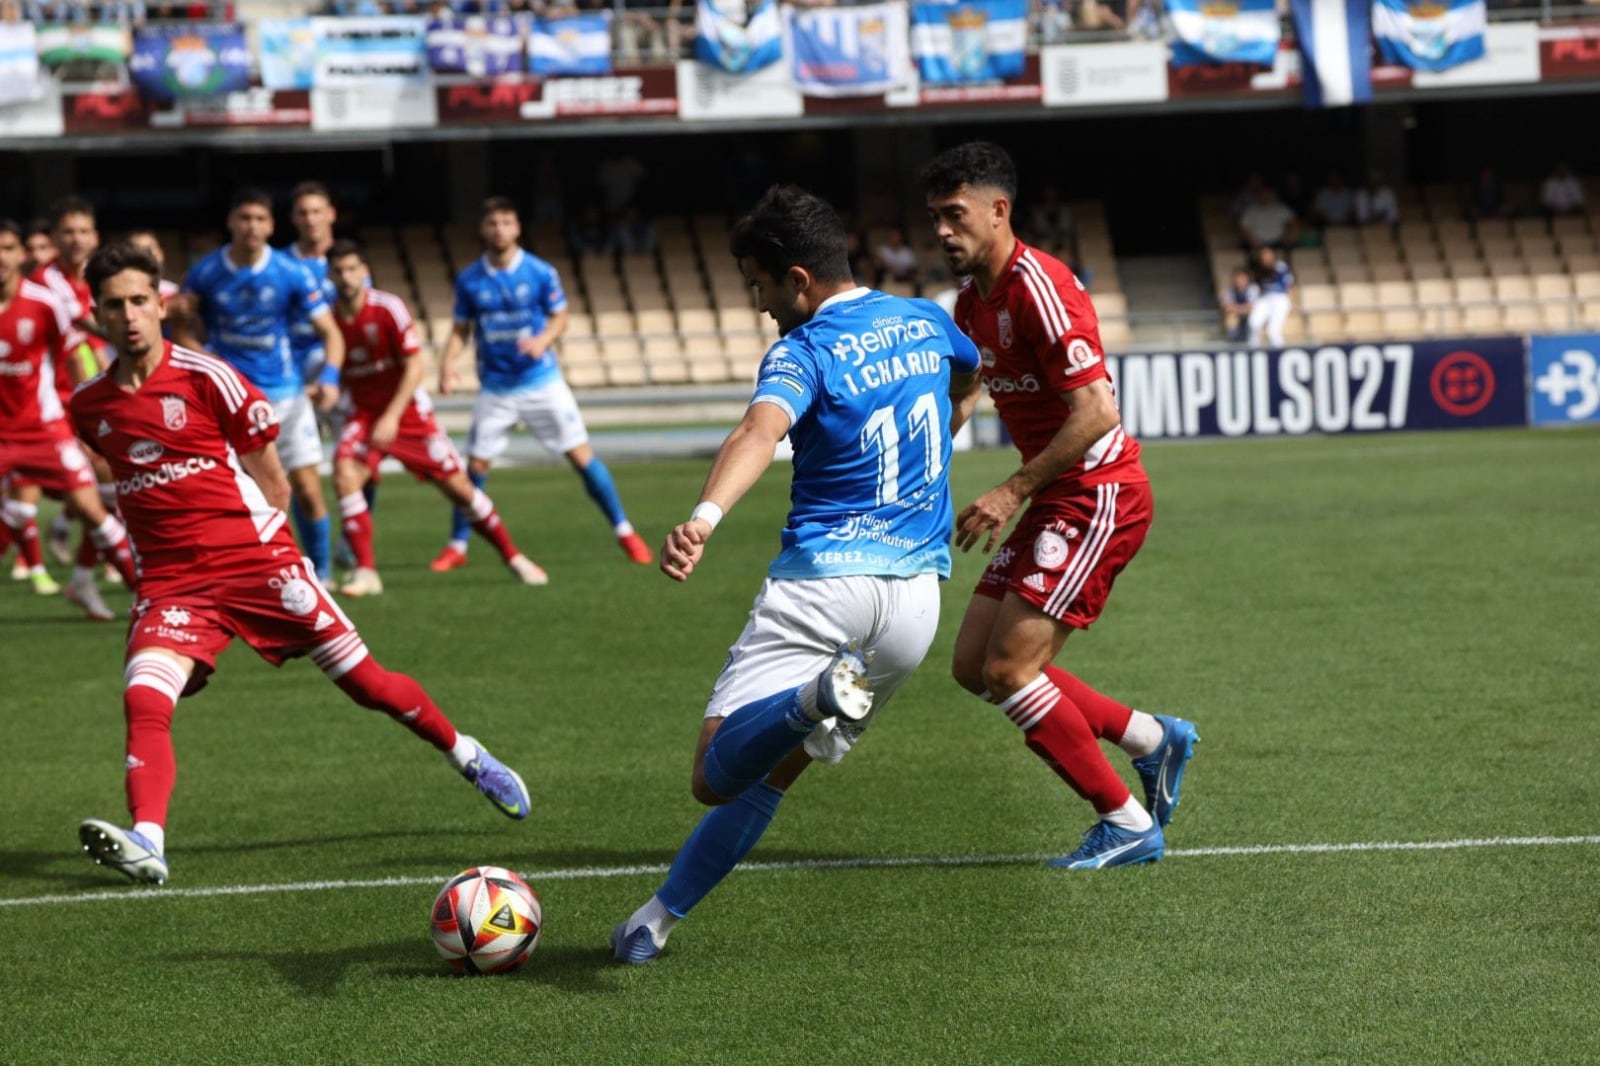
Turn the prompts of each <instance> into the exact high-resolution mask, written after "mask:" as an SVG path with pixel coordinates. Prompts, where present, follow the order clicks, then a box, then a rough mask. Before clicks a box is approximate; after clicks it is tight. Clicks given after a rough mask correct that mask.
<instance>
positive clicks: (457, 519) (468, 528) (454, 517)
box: [450, 468, 489, 544]
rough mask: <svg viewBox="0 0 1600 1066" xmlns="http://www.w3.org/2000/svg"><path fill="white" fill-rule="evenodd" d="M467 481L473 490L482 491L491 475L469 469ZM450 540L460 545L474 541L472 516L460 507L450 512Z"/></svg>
mask: <svg viewBox="0 0 1600 1066" xmlns="http://www.w3.org/2000/svg"><path fill="white" fill-rule="evenodd" d="M467 480H468V481H470V482H472V486H473V488H475V489H478V490H479V491H482V489H483V487H484V486H485V485H487V484H488V483H489V475H488V474H487V473H484V474H480V473H478V472H477V471H476V470H472V469H470V468H469V469H468V470H467ZM450 539H451V541H453V542H455V543H458V544H466V543H469V542H470V541H471V540H472V516H471V515H469V514H468V513H467V512H466V511H464V510H462V509H461V508H460V507H456V508H452V509H451V511H450Z"/></svg>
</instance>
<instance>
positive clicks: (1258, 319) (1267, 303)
mask: <svg viewBox="0 0 1600 1066" xmlns="http://www.w3.org/2000/svg"><path fill="white" fill-rule="evenodd" d="M1271 317H1272V301H1271V300H1270V299H1268V298H1267V297H1265V296H1260V297H1257V298H1256V302H1255V303H1253V304H1251V305H1250V317H1249V319H1248V322H1249V325H1250V338H1249V341H1248V342H1247V343H1249V345H1250V346H1251V347H1252V348H1254V347H1256V346H1258V345H1260V343H1261V334H1262V331H1264V330H1265V329H1266V328H1267V322H1268V321H1269V320H1270V319H1271Z"/></svg>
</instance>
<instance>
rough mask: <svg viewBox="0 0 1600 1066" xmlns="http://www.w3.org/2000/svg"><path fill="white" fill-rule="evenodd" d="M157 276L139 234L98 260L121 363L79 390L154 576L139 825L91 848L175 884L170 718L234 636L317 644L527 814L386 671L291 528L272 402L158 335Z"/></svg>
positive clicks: (147, 589) (504, 777) (84, 424)
mask: <svg viewBox="0 0 1600 1066" xmlns="http://www.w3.org/2000/svg"><path fill="white" fill-rule="evenodd" d="M160 276H161V275H160V268H159V267H158V266H157V265H156V262H155V260H154V259H152V258H151V257H150V256H148V255H146V254H145V253H143V252H141V251H139V250H138V249H137V248H133V247H130V246H129V245H125V244H123V245H114V246H112V247H109V248H107V249H105V250H103V251H102V252H100V253H99V254H98V255H96V256H95V257H94V260H93V262H92V263H91V265H90V268H89V281H90V284H91V285H92V286H93V287H94V290H95V295H96V297H97V301H98V302H97V304H96V314H97V316H98V318H99V320H100V322H101V324H102V326H103V327H104V329H105V331H106V333H107V335H108V336H109V338H110V339H111V343H112V345H113V346H114V347H115V349H116V352H117V358H116V361H115V362H114V363H113V364H112V367H111V369H110V370H109V371H108V372H107V373H106V374H104V375H102V376H101V377H99V378H97V379H96V380H94V381H93V382H91V383H89V384H88V385H86V386H84V387H83V388H82V389H80V390H78V392H77V394H76V395H74V396H73V400H72V417H73V421H74V422H75V424H76V425H77V427H78V430H79V432H80V433H82V434H86V435H87V436H88V438H89V439H91V440H93V441H94V442H95V446H96V447H97V448H98V449H99V450H100V452H101V454H102V455H104V456H105V457H106V458H107V459H108V460H109V461H110V463H111V466H112V469H113V470H114V471H115V473H116V477H117V494H118V497H119V500H120V502H121V504H122V510H123V514H124V515H126V516H127V520H128V522H129V524H130V527H131V529H132V535H133V537H134V539H135V540H136V541H137V542H138V544H139V574H140V586H139V603H138V606H137V608H136V609H135V613H134V618H133V622H132V624H131V625H130V626H129V629H128V648H127V658H126V665H125V667H124V671H123V676H124V678H125V682H126V684H125V688H124V690H123V713H124V716H125V718H126V723H127V760H126V767H127V770H126V778H125V783H126V786H127V796H128V809H129V811H130V813H131V814H132V817H133V826H132V828H131V829H123V828H121V827H119V826H116V825H113V824H112V823H110V822H106V821H102V820H100V819H98V818H90V819H88V820H86V821H84V822H83V824H82V825H81V826H80V827H79V830H78V838H79V841H80V843H81V844H82V845H83V848H84V850H85V851H86V852H87V853H88V854H89V856H90V858H92V859H94V861H95V862H97V863H100V864H103V865H106V866H110V867H111V868H113V869H115V870H118V871H120V872H121V873H123V874H125V875H126V876H128V877H129V878H130V879H132V880H134V881H144V882H153V883H156V884H160V883H162V882H164V881H166V879H167V873H168V866H167V860H166V857H165V851H166V823H167V809H168V802H169V799H170V797H171V795H172V788H173V782H174V780H175V778H176V776H177V766H176V761H175V759H174V756H173V750H172V713H173V710H174V708H175V707H176V705H177V702H178V700H179V698H180V697H182V696H187V695H193V694H194V693H196V692H198V691H199V690H200V689H201V688H203V687H204V686H205V684H206V682H207V680H208V679H209V678H210V675H211V673H212V671H213V670H214V668H215V665H216V658H217V656H218V655H220V654H221V653H222V651H223V650H224V649H225V648H227V646H228V645H229V644H230V643H231V642H232V641H233V639H234V638H235V637H238V638H240V639H242V640H243V641H244V642H245V643H247V644H249V645H250V646H251V647H252V648H254V649H255V651H256V653H257V654H259V655H260V656H261V657H262V658H264V659H266V660H267V661H268V662H270V663H273V664H274V665H278V664H281V663H283V662H284V661H285V660H288V659H294V658H299V657H301V656H308V657H309V658H310V659H311V661H312V662H314V663H316V664H317V666H318V668H320V669H321V670H322V672H323V673H324V674H326V675H327V677H328V679H329V680H330V681H332V682H333V683H334V684H336V685H338V686H339V688H340V689H341V690H343V691H344V693H345V694H346V695H347V696H349V697H350V698H351V699H352V700H354V701H355V702H356V703H358V704H359V705H361V706H363V707H367V708H370V709H373V710H378V711H382V712H384V713H385V714H387V715H388V716H389V717H391V718H393V719H394V720H395V721H397V722H399V723H401V724H402V725H404V726H405V727H406V728H407V729H410V730H411V731H412V732H413V733H415V734H416V735H417V736H419V737H421V738H422V739H424V740H426V741H427V742H428V743H430V744H432V745H433V746H434V747H435V748H437V749H439V750H440V751H442V752H444V753H445V755H446V757H447V758H448V759H449V761H450V763H451V765H452V766H454V767H455V768H456V769H457V770H458V771H459V772H460V773H461V774H462V776H464V777H466V778H467V779H468V780H469V781H472V782H473V783H474V784H476V785H477V787H478V790H479V791H480V792H482V793H483V794H484V795H485V796H486V797H488V799H489V801H490V802H491V803H493V804H494V806H495V807H496V808H497V809H498V810H500V811H501V812H502V813H504V814H506V815H508V816H510V817H512V818H525V817H527V814H528V790H527V788H526V787H525V786H524V785H523V783H522V779H521V778H520V777H519V776H517V774H516V772H515V771H513V770H511V769H509V768H508V767H506V766H505V765H503V764H502V763H500V762H499V761H498V760H496V759H495V758H493V757H492V756H491V755H490V754H489V753H488V752H487V751H485V750H484V749H483V748H482V746H480V745H479V744H478V743H477V742H476V741H475V740H473V739H472V738H471V737H469V736H466V735H465V734H462V733H458V732H457V731H456V728H455V726H454V725H452V724H451V722H450V720H449V719H448V718H446V717H445V715H444V714H443V712H441V711H440V710H439V708H438V707H437V706H435V705H434V703H433V701H432V700H431V699H429V698H428V694H427V693H426V692H425V691H424V690H423V688H422V686H421V685H419V684H417V682H416V681H414V680H413V679H412V678H410V677H408V676H406V675H405V674H399V673H393V672H391V671H389V670H385V669H384V668H383V667H382V666H380V665H378V662H377V660H376V659H374V658H373V657H372V655H371V654H370V653H369V652H368V650H367V647H366V645H365V644H364V643H362V640H361V637H360V635H359V634H358V633H357V632H356V630H355V627H354V626H352V625H351V623H350V620H349V619H348V618H347V617H345V614H344V612H343V611H342V610H340V609H339V605H338V604H337V603H335V602H334V601H333V599H332V598H331V597H329V596H328V594H327V593H326V592H325V591H324V590H323V588H322V586H321V585H320V584H319V583H318V581H317V577H316V572H315V570H314V569H313V568H312V566H311V563H310V561H309V560H307V559H304V558H302V557H301V556H300V553H299V552H298V551H297V550H296V548H295V543H294V539H293V538H292V537H291V536H290V535H289V533H288V530H287V529H286V528H285V525H286V521H287V520H286V516H285V515H284V513H283V508H284V506H286V505H287V504H288V502H289V491H290V490H289V484H288V481H287V479H286V478H285V476H284V472H283V467H282V466H281V464H280V463H279V461H278V453H277V448H276V446H275V445H274V443H273V439H274V438H275V437H276V436H277V434H278V421H277V416H276V413H275V410H274V405H273V404H272V403H271V402H269V401H268V400H267V399H266V397H265V396H264V395H263V394H262V393H261V392H260V391H258V390H257V389H256V388H255V386H254V385H251V384H250V383H249V382H248V380H247V379H245V378H244V377H243V376H242V375H241V374H239V373H238V372H237V371H235V370H234V369H233V368H232V367H231V366H229V365H228V364H227V363H225V362H223V361H222V360H220V359H217V358H215V357H213V356H209V355H205V354H203V353H200V352H194V351H189V350H187V349H184V348H181V347H178V346H176V345H173V344H172V343H171V342H169V341H163V340H162V338H161V318H162V313H163V306H162V302H161V298H160V296H159V295H158V293H157V286H158V285H159V283H160ZM339 354H343V353H342V351H341V352H340V353H339Z"/></svg>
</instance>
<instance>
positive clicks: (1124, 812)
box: [1100, 796, 1156, 833]
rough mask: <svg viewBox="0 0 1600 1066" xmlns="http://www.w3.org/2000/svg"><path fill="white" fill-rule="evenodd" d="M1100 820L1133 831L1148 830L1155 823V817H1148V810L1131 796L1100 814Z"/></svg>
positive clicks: (1141, 831) (1142, 831)
mask: <svg viewBox="0 0 1600 1066" xmlns="http://www.w3.org/2000/svg"><path fill="white" fill-rule="evenodd" d="M1100 820H1101V821H1103V822H1110V823H1111V824H1112V825H1114V826H1116V827H1117V828H1118V829H1126V830H1128V831H1129V832H1133V833H1144V832H1148V831H1149V829H1150V827H1151V826H1153V825H1155V824H1156V823H1155V819H1154V818H1151V817H1150V812H1149V811H1147V810H1145V809H1144V804H1142V803H1140V802H1139V801H1138V800H1136V799H1134V798H1133V797H1132V796H1129V797H1128V802H1127V803H1124V804H1123V805H1122V806H1120V807H1118V808H1117V809H1116V810H1114V811H1111V812H1110V813H1109V814H1102V815H1101V816H1100Z"/></svg>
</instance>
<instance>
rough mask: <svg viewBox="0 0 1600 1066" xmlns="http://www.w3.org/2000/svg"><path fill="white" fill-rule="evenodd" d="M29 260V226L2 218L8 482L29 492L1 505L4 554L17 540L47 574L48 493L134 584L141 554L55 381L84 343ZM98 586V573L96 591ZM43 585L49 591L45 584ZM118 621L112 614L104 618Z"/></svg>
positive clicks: (1, 450) (1, 368) (2, 382)
mask: <svg viewBox="0 0 1600 1066" xmlns="http://www.w3.org/2000/svg"><path fill="white" fill-rule="evenodd" d="M25 256H26V252H25V251H24V250H23V247H22V228H21V227H20V226H18V225H17V224H16V223H15V222H12V221H10V220H6V219H0V481H3V480H5V479H7V478H10V477H13V476H15V477H17V478H19V479H22V480H24V481H25V482H26V483H27V487H28V490H29V492H28V493H26V494H19V495H18V496H16V497H13V498H11V499H8V500H6V501H5V503H4V505H3V506H0V551H3V550H4V549H5V547H7V546H8V545H9V544H10V542H11V541H13V540H14V541H16V542H17V552H18V554H19V556H20V557H21V558H22V559H23V560H24V561H25V562H26V564H27V566H28V568H29V572H30V574H42V573H44V558H43V555H42V553H41V552H40V549H39V530H38V526H37V524H36V522H35V519H36V516H37V514H38V510H37V503H36V502H35V501H37V499H38V495H37V494H38V492H39V490H40V489H41V488H42V489H45V490H48V491H49V492H51V493H53V494H56V495H59V496H60V497H61V498H63V499H64V500H66V501H67V502H68V503H69V504H70V505H71V506H72V507H73V508H74V509H75V510H76V512H77V513H78V514H79V515H81V516H82V518H83V521H84V522H85V523H86V524H87V525H88V526H89V528H90V531H91V535H92V537H93V538H94V539H93V543H94V544H95V545H96V546H97V547H98V548H99V549H100V550H101V551H103V552H104V553H105V554H106V557H107V559H108V560H109V561H112V562H114V563H115V564H116V565H117V566H118V567H119V569H120V571H121V573H122V576H123V578H124V580H126V581H127V582H128V584H129V585H130V586H131V585H132V584H133V555H132V553H131V550H130V548H129V545H128V537H127V533H126V531H125V530H124V529H123V527H122V523H121V522H120V521H118V520H117V518H116V516H115V515H112V514H109V513H107V510H106V508H105V507H104V505H102V504H101V502H100V494H99V493H98V492H97V491H96V490H95V479H94V470H93V468H92V467H91V465H90V463H89V458H88V456H86V455H85V454H84V452H83V449H82V448H81V447H79V444H78V440H77V439H76V438H75V437H74V436H73V435H72V426H71V425H70V424H69V423H68V421H67V419H66V417H65V412H64V411H63V409H62V407H61V398H60V396H59V395H58V394H57V392H56V389H55V384H54V380H53V379H54V367H55V360H56V359H57V358H58V357H60V356H61V355H62V354H63V353H66V352H70V351H72V350H73V349H74V348H75V347H76V346H77V345H78V344H80V343H81V338H80V337H79V336H78V332H77V327H75V326H74V325H73V324H72V318H71V315H70V314H69V313H68V311H67V309H66V308H65V307H64V306H63V305H62V303H61V301H60V300H59V299H57V298H56V296H55V294H54V293H53V292H51V291H50V290H49V289H47V288H45V287H44V286H43V285H40V284H38V283H37V282H35V281H31V280H29V279H27V278H25V277H23V275H22V264H23V260H24V258H25ZM30 496H31V499H30V498H29V497H30ZM45 576H46V578H48V576H49V575H48V574H46V575H45ZM93 585H94V575H93V573H92V572H91V573H90V575H89V587H90V588H91V589H92V588H93ZM35 588H36V591H44V590H42V589H39V588H38V582H37V580H36V581H35ZM101 606H102V607H103V606H104V604H101ZM92 617H93V616H92ZM110 618H111V613H110V611H109V610H107V611H105V612H104V615H103V619H104V620H109V619H110Z"/></svg>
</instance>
